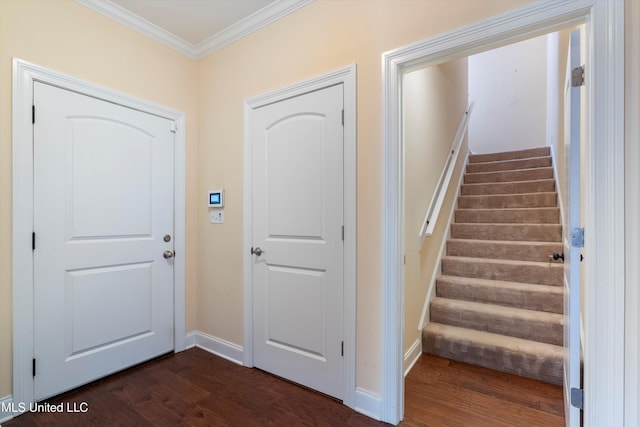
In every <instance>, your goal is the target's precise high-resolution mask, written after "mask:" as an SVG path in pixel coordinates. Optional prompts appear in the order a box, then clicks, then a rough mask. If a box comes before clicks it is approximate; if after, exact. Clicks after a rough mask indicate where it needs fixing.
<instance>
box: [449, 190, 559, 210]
mask: <svg viewBox="0 0 640 427" xmlns="http://www.w3.org/2000/svg"><path fill="white" fill-rule="evenodd" d="M550 194H553V195H554V196H555V195H556V192H555V191H538V192H535V193H508V194H463V195H460V196H458V197H459V198H462V197H465V198H475V199H488V198H495V199H497V198H505V197H513V196H518V197H527V196H534V197H539V196H544V195H550ZM543 207H553V206H543ZM463 209H473V208H463ZM479 209H481V208H479ZM484 209H488V208H484ZM489 209H491V208H489ZM493 209H508V208H493ZM511 209H526V208H511ZM531 209H534V208H531Z"/></svg>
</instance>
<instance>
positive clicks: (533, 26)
mask: <svg viewBox="0 0 640 427" xmlns="http://www.w3.org/2000/svg"><path fill="white" fill-rule="evenodd" d="M581 23H587V24H588V30H587V41H586V42H587V49H588V51H589V54H588V58H589V61H588V62H587V64H586V69H587V72H586V80H587V87H588V91H589V93H588V95H587V98H588V100H589V101H588V105H587V107H586V109H587V118H586V120H587V122H588V126H587V128H586V147H585V180H586V183H585V184H586V185H585V189H586V190H585V192H586V196H585V211H586V215H585V223H584V226H585V230H586V234H585V253H587V254H588V256H589V257H590V258H591V259H597V260H598V262H597V263H588V264H587V268H586V271H585V315H584V317H583V319H584V324H585V343H586V345H585V365H584V367H585V368H584V372H585V376H584V388H585V395H584V398H585V400H584V405H585V408H589V409H588V410H587V412H585V414H584V415H585V423H586V425H606V424H611V425H622V424H623V416H624V405H623V402H624V399H623V396H624V387H625V381H624V366H625V340H624V331H625V327H624V321H625V303H624V296H625V278H624V267H625V265H624V259H625V246H624V241H625V234H624V224H625V210H624V206H625V204H624V196H625V177H624V167H623V165H624V164H625V163H624V160H625V157H624V100H625V97H624V2H623V1H607V0H567V1H563V2H558V1H555V0H541V1H538V2H533V3H531V4H528V5H525V6H523V7H520V8H516V9H513V10H511V11H508V12H505V13H503V14H500V15H496V16H493V17H490V18H487V19H485V20H482V21H479V22H476V23H473V24H470V25H467V26H464V27H461V28H457V29H454V30H452V31H450V32H447V33H444V34H440V35H437V36H434V37H432V38H429V39H426V40H422V41H418V42H416V43H412V44H410V45H407V46H403V47H400V48H398V49H394V50H391V51H388V52H385V53H383V54H382V80H383V81H382V84H383V93H382V109H383V134H382V150H383V156H382V157H383V170H382V179H383V192H382V313H381V317H382V391H381V402H380V419H381V420H382V421H385V422H389V423H392V424H397V423H399V422H400V420H402V418H403V415H404V372H403V340H402V336H403V322H404V307H403V298H404V291H403V289H402V286H401V284H402V283H403V281H404V278H403V276H402V268H401V267H402V261H401V260H402V248H403V247H404V242H403V237H402V236H403V234H402V230H403V227H404V224H403V218H404V211H403V207H404V200H403V198H402V194H403V189H402V176H403V173H404V171H403V170H402V166H401V164H400V162H399V159H401V158H402V150H403V147H402V139H401V138H400V117H401V115H400V114H401V110H400V105H401V104H400V94H401V93H402V88H401V78H400V77H401V75H402V73H403V72H405V71H406V70H408V69H410V68H411V67H415V66H425V65H429V64H430V63H434V64H435V63H439V62H443V61H447V60H453V59H456V58H460V57H463V56H468V55H472V54H474V53H478V52H481V51H484V50H488V49H492V48H496V47H499V46H503V45H506V44H509V43H513V42H515V41H519V40H523V39H526V38H531V37H535V36H538V35H542V34H545V33H549V32H553V31H557V30H560V29H562V28H565V27H567V26H570V25H578V24H581ZM599 283H608V284H609V286H608V287H603V286H598V284H599ZM604 349H609V350H608V351H604Z"/></svg>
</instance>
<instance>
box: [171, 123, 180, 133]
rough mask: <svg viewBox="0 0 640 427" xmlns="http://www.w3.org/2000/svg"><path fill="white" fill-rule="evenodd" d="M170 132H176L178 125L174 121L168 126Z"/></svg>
mask: <svg viewBox="0 0 640 427" xmlns="http://www.w3.org/2000/svg"><path fill="white" fill-rule="evenodd" d="M169 129H170V130H171V132H173V133H176V132H178V125H177V124H176V122H171V125H170V128H169Z"/></svg>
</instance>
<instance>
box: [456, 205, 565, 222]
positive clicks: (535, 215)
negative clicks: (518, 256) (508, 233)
mask: <svg viewBox="0 0 640 427" xmlns="http://www.w3.org/2000/svg"><path fill="white" fill-rule="evenodd" d="M455 218H456V222H459V223H493V224H501V223H518V224H558V223H559V222H560V209H559V208H541V209H513V210H502V209H456V212H455Z"/></svg>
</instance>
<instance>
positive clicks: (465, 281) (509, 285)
mask: <svg viewBox="0 0 640 427" xmlns="http://www.w3.org/2000/svg"><path fill="white" fill-rule="evenodd" d="M437 280H438V281H443V282H449V283H455V284H461V285H470V286H474V285H480V286H491V287H496V288H502V289H514V290H518V291H528V292H531V291H533V292H540V293H546V294H553V295H563V294H564V289H562V287H560V286H551V285H539V284H536V283H523V282H511V281H507V280H495V279H482V278H479V277H464V276H450V275H446V274H443V275H441V276H439V277H438V278H437Z"/></svg>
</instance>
